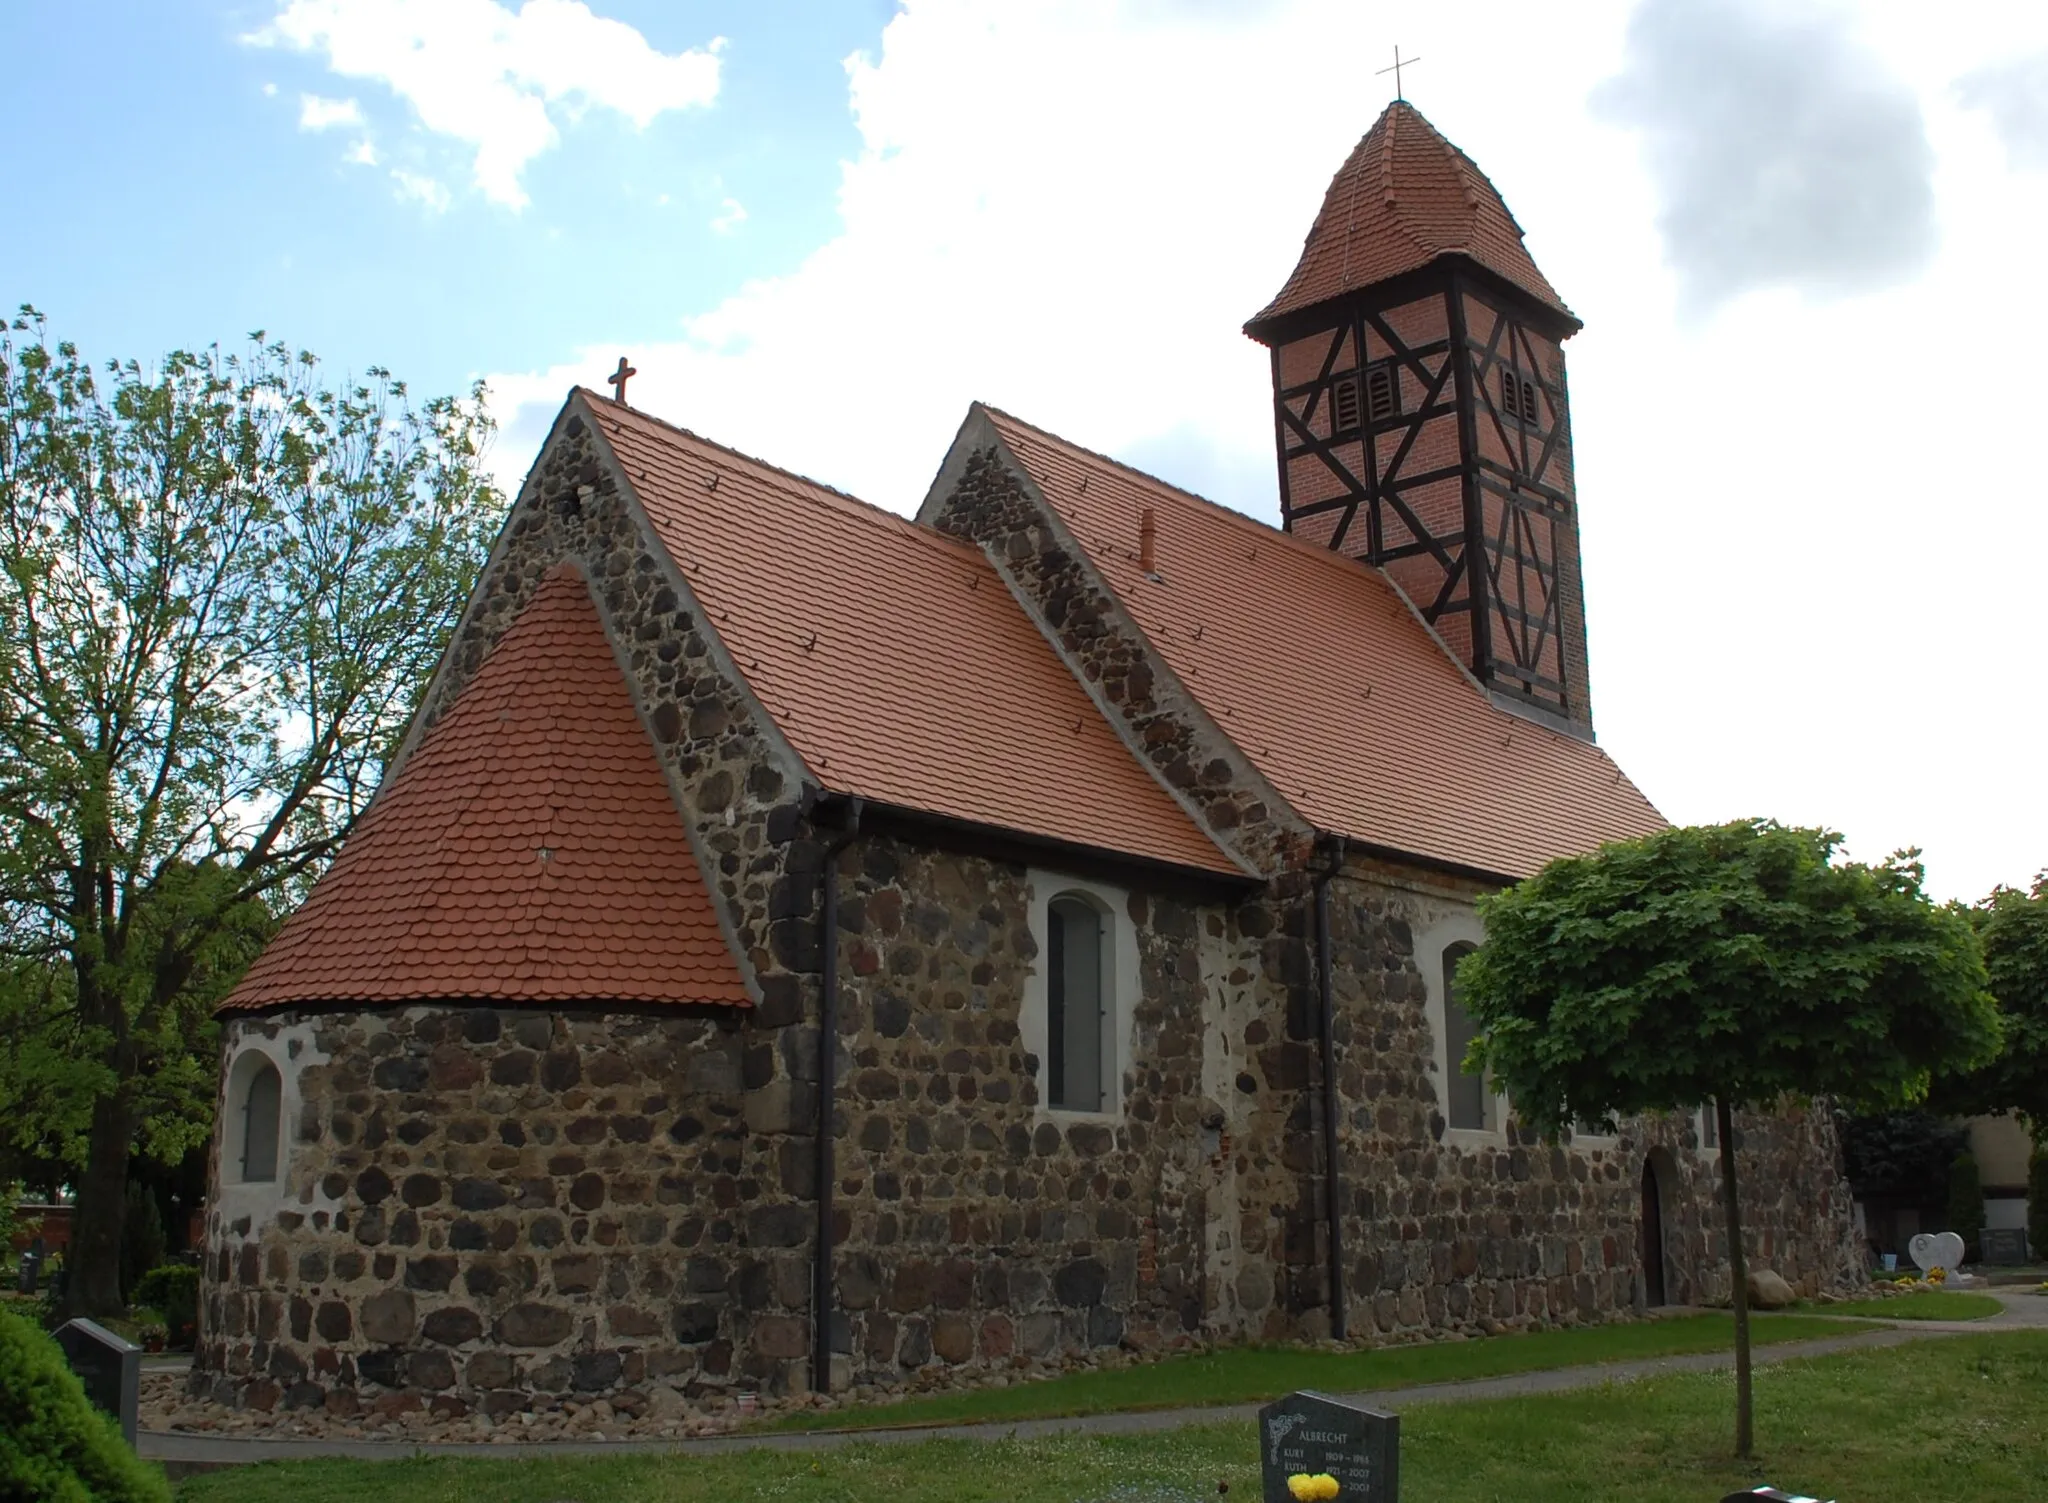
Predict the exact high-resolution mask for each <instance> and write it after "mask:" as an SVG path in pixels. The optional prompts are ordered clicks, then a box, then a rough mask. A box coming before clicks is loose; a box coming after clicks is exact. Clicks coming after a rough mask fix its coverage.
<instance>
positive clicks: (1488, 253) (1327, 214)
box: [1245, 99, 1578, 338]
mask: <svg viewBox="0 0 2048 1503" xmlns="http://www.w3.org/2000/svg"><path fill="white" fill-rule="evenodd" d="M1443 256H1465V257H1468V258H1470V259H1471V260H1473V261H1475V262H1477V263H1478V264H1479V265H1481V266H1483V267H1485V268H1486V269H1487V270H1488V271H1491V272H1493V273H1494V274H1495V275H1496V276H1500V277H1503V278H1505V279H1506V280H1507V281H1509V282H1511V283H1512V284H1514V285H1515V286H1516V287H1519V288H1520V289H1521V290H1522V291H1524V292H1526V293H1528V294H1529V295H1530V296H1531V297H1533V298H1535V299H1536V300H1537V301H1538V302H1540V303H1542V304H1543V305H1544V306H1545V307H1547V308H1550V309H1553V310H1554V311H1556V312H1557V313H1560V314H1562V315H1563V316H1564V317H1565V318H1567V319H1570V320H1571V323H1572V325H1573V326H1574V327H1576V326H1577V324H1578V319H1577V318H1576V317H1574V316H1573V314H1572V311H1571V310H1570V309H1569V308H1567V307H1566V306H1565V305H1564V301H1563V300H1562V299H1561V298H1559V297H1558V295H1557V289H1556V288H1554V287H1552V286H1551V285H1550V282H1549V280H1548V279H1547V278H1545V277H1544V275H1543V273H1542V272H1540V271H1538V270H1537V269H1536V263H1535V262H1534V261H1533V260H1531V259H1530V256H1529V251H1528V248H1527V247H1526V246H1524V245H1523V244H1522V227H1521V226H1520V225H1518V224H1516V223H1515V216H1514V215H1512V214H1510V213H1509V212H1508V206H1507V204H1506V203H1505V202H1503V201H1502V199H1501V196H1500V193H1499V192H1498V190H1496V189H1495V188H1494V186H1493V184H1492V183H1491V182H1490V181H1488V179H1487V176H1486V174H1485V173H1483V172H1481V171H1480V170H1479V168H1478V165H1477V164H1476V163H1474V162H1473V160H1472V159H1471V158H1470V157H1468V156H1466V155H1465V153H1464V152H1462V151H1460V150H1458V148H1457V147H1455V146H1453V145H1452V144H1451V143H1450V142H1449V141H1447V140H1445V139H1444V138H1443V137H1442V136H1441V135H1439V134H1437V130H1436V127H1435V126H1433V125H1431V124H1430V123H1429V122H1428V121H1427V120H1425V119H1423V118H1422V115H1421V112H1420V111H1418V110H1417V109H1416V108H1415V106H1413V105H1412V104H1409V103H1407V102H1406V101H1405V100H1399V99H1397V100H1395V101H1394V102H1393V103H1392V104H1390V105H1388V106H1387V108H1386V110H1385V112H1384V113H1383V114H1381V116H1380V118H1379V119H1378V120H1375V121H1374V122H1373V126H1372V129H1371V130H1369V131H1367V132H1366V133H1365V135H1364V137H1363V138H1362V139H1361V140H1360V141H1359V143H1358V145H1357V147H1356V149H1354V150H1353V151H1352V153H1351V156H1350V158H1349V160H1347V161H1346V162H1345V163H1344V166H1343V167H1342V168H1341V169H1340V170H1339V171H1338V173H1337V176H1336V177H1335V178H1334V179H1332V180H1331V183H1330V191H1329V192H1328V193H1326V194H1325V195H1324V196H1323V208H1322V212H1321V213H1319V214H1317V215H1316V222H1315V224H1314V226H1313V227H1312V228H1311V229H1310V230H1309V232H1308V239H1307V241H1306V242H1305V243H1304V244H1303V245H1302V248H1301V261H1300V263H1299V264H1298V265H1296V267H1295V268H1294V275H1293V276H1291V277H1289V278H1288V279H1287V285H1286V286H1284V287H1282V288H1281V289H1280V295H1279V296H1278V297H1276V298H1274V299H1273V301H1272V302H1270V303H1268V304H1267V305H1266V306H1265V307H1264V308H1263V309H1261V310H1260V311H1259V312H1258V313H1257V314H1256V315H1255V316H1254V317H1253V318H1252V320H1251V321H1250V322H1249V323H1247V324H1246V325H1245V331H1246V332H1247V333H1249V334H1251V335H1252V336H1253V337H1255V338H1256V337H1258V336H1259V334H1260V333H1261V331H1262V329H1263V328H1264V326H1265V325H1267V324H1269V323H1271V322H1272V321H1273V320H1275V319H1278V318H1281V317H1283V316H1285V315H1286V314H1289V313H1297V312H1300V311H1301V310H1302V309H1304V308H1310V307H1313V306H1315V305H1316V304H1318V303H1324V302H1328V301H1329V300H1330V299H1332V298H1336V297H1342V296H1343V295H1344V294H1345V293H1347V292H1355V291H1357V290H1358V289H1359V288H1361V287H1367V286H1370V285H1372V284H1373V283H1375V282H1384V281H1386V280H1388V279H1389V278H1392V277H1397V276H1400V275H1401V274H1403V273H1404V272H1411V271H1419V270H1421V269H1422V268H1423V267H1425V266H1427V265H1429V264H1430V263H1431V262H1432V261H1435V260H1437V259H1438V258H1440V257H1443Z"/></svg>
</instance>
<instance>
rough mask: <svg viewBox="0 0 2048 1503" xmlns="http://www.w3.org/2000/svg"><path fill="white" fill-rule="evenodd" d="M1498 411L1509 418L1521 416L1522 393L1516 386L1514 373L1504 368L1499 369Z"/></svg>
mask: <svg viewBox="0 0 2048 1503" xmlns="http://www.w3.org/2000/svg"><path fill="white" fill-rule="evenodd" d="M1500 410H1501V411H1502V412H1504V413H1506V414H1507V415H1508V416H1509V417H1520V416H1521V415H1522V392H1521V388H1520V387H1519V386H1518V385H1517V384H1516V381H1515V373H1514V372H1513V371H1511V370H1509V369H1508V368H1507V367H1506V366H1502V367H1501V368H1500Z"/></svg>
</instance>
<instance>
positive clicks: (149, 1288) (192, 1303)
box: [135, 1263, 199, 1346]
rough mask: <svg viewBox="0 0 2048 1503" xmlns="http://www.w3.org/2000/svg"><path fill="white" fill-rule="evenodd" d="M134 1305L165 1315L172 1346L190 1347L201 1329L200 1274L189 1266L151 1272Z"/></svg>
mask: <svg viewBox="0 0 2048 1503" xmlns="http://www.w3.org/2000/svg"><path fill="white" fill-rule="evenodd" d="M135 1303H136V1304H138V1305H147V1306H149V1307H150V1308H151V1309H152V1310H160V1311H162V1312H163V1317H164V1324H165V1325H166V1326H168V1327H169V1328H170V1333H171V1344H172V1345H173V1346H189V1345H191V1343H192V1339H193V1337H194V1335H196V1334H197V1332H198V1329H199V1270H198V1269H197V1268H194V1267H192V1266H191V1265H190V1264H187V1263H166V1264H165V1265H164V1266H163V1267H161V1268H152V1269H151V1270H150V1271H149V1272H148V1273H146V1274H144V1275H143V1276H142V1277H141V1278H140V1279H139V1280H137V1281H136V1285H135Z"/></svg>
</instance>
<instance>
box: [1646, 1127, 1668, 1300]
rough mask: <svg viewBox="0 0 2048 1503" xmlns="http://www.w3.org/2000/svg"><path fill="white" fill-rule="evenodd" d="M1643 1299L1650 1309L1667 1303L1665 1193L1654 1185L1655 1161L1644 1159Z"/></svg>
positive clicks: (1655, 1174) (1655, 1175)
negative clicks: (1665, 1278)
mask: <svg viewBox="0 0 2048 1503" xmlns="http://www.w3.org/2000/svg"><path fill="white" fill-rule="evenodd" d="M1642 1254H1643V1302H1644V1303H1645V1304H1647V1305H1649V1306H1650V1307H1651V1308H1652V1309H1654V1308H1656V1307H1657V1306H1658V1305H1663V1304H1668V1303H1670V1299H1669V1291H1668V1290H1667V1289H1666V1287H1665V1280H1664V1197H1663V1195H1662V1193H1661V1192H1660V1191H1659V1189H1658V1185H1657V1165H1656V1164H1655V1163H1654V1162H1653V1161H1652V1160H1650V1159H1644V1160H1643V1230H1642Z"/></svg>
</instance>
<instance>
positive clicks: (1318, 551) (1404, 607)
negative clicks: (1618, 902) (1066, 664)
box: [977, 402, 1626, 776]
mask: <svg viewBox="0 0 2048 1503" xmlns="http://www.w3.org/2000/svg"><path fill="white" fill-rule="evenodd" d="M977 405H978V406H980V407H982V408H983V409H984V410H986V411H987V412H988V413H990V414H991V415H992V416H994V417H998V418H1001V419H1003V420H1004V421H1006V422H1011V423H1015V424H1017V425H1018V426H1019V427H1022V428H1028V429H1030V430H1031V431H1032V432H1033V433H1036V434H1037V435H1039V436H1040V437H1041V438H1044V439H1048V440H1050V441H1051V442H1053V443H1056V444H1059V445H1062V446H1063V447H1065V448H1068V449H1071V450H1073V451H1074V452H1076V453H1078V454H1084V455H1086V456H1087V457H1088V458H1090V459H1095V460H1100V461H1101V462H1102V463H1104V464H1106V465H1109V466H1111V467H1112V468H1114V469H1119V470H1122V471H1124V472H1125V473H1126V474H1129V475H1134V476H1136V477H1137V478H1138V479H1140V480H1143V481H1146V482H1148V483H1150V484H1152V485H1156V486H1158V487H1159V488H1160V489H1162V490H1167V491H1171V492H1173V493H1174V494H1175V495H1177V496H1181V497H1184V498H1186V499H1187V500H1189V501H1193V502H1196V503H1197V504H1199V505H1201V506H1203V507H1206V508H1207V509H1208V510H1210V511H1212V512H1215V513H1217V514H1219V515H1220V516H1222V517H1223V518H1224V519H1226V520H1227V521H1230V522H1234V523H1239V524H1242V525H1243V526H1245V527H1248V528H1254V529H1256V530H1257V531H1258V532H1260V533H1261V534H1263V535H1264V536H1266V537H1269V538H1271V539H1272V540H1273V541H1275V542H1277V543H1280V544H1282V545H1284V546H1286V547H1288V548H1292V549H1294V550H1296V551H1297V552H1298V553H1299V554H1300V555H1301V556H1302V557H1303V558H1305V559H1311V560H1314V561H1315V562H1316V564H1317V566H1318V567H1323V568H1331V567H1334V568H1335V569H1336V570H1338V571H1339V572H1340V573H1343V574H1347V575H1350V576H1353V577H1356V578H1361V579H1364V580H1367V581H1369V582H1370V583H1372V584H1375V585H1378V586H1381V587H1384V588H1385V589H1387V590H1388V591H1389V592H1391V593H1392V595H1393V596H1394V599H1395V600H1396V601H1397V602H1398V603H1399V605H1400V609H1401V612H1402V613H1403V614H1405V615H1407V616H1408V617H1409V618H1410V619H1411V620H1413V621H1414V622H1415V624H1416V625H1417V626H1419V627H1420V628H1421V629H1422V630H1423V631H1424V632H1426V633H1427V634H1428V635H1429V637H1430V638H1431V640H1432V641H1434V642H1435V643H1436V645H1437V647H1438V649H1439V650H1440V651H1442V652H1443V653H1444V655H1445V656H1446V657H1447V658H1449V659H1450V662H1451V666H1452V667H1454V668H1456V669H1457V670H1458V672H1459V673H1460V675H1461V676H1463V677H1464V679H1465V680H1466V682H1467V683H1468V684H1469V685H1470V687H1471V688H1472V690H1473V692H1474V693H1476V694H1477V695H1478V696H1479V698H1480V699H1481V700H1482V701H1483V702H1484V703H1485V704H1486V705H1487V706H1488V707H1489V709H1490V710H1491V711H1492V712H1493V713H1495V714H1498V715H1511V716H1513V717H1514V719H1515V720H1516V721H1517V722H1518V723H1521V724H1527V725H1530V726H1533V727H1534V728H1535V729H1537V730H1540V731H1544V732H1546V733H1548V734H1549V735H1550V736H1551V737H1553V738H1554V739H1556V740H1558V741H1570V742H1572V743H1573V744H1574V745H1580V744H1591V743H1580V742H1578V741H1577V740H1576V739H1575V738H1573V737H1570V736H1566V735H1564V734H1563V733H1562V732H1560V731H1556V730H1553V729H1552V728H1551V727H1549V726H1547V725H1544V724H1542V723H1541V722H1540V721H1533V720H1528V719H1526V718H1525V717H1523V716H1519V715H1514V712H1513V711H1511V710H1507V709H1504V708H1502V707H1501V706H1500V705H1497V704H1494V703H1493V701H1492V698H1491V696H1489V695H1488V694H1487V693H1486V691H1485V689H1484V687H1482V686H1481V685H1480V683H1479V681H1478V680H1477V679H1475V678H1473V677H1472V674H1471V670H1470V669H1468V668H1466V667H1465V665H1464V664H1463V663H1461V662H1459V661H1458V657H1457V654H1455V653H1453V652H1452V651H1451V650H1450V648H1449V647H1448V646H1446V645H1445V644H1444V642H1443V640H1442V639H1441V638H1440V637H1438V636H1437V634H1436V631H1435V629H1434V628H1433V627H1431V626H1430V625H1429V623H1428V622H1426V621H1424V620H1423V619H1422V614H1421V612H1420V611H1418V610H1417V609H1416V608H1415V606H1414V603H1413V602H1412V601H1410V600H1409V599H1408V598H1407V596H1406V594H1405V593H1404V592H1403V591H1402V589H1401V587H1400V586H1399V585H1398V584H1396V583H1395V582H1394V580H1393V579H1392V578H1390V577H1389V576H1388V574H1387V572H1386V571H1385V570H1384V569H1381V568H1378V567H1377V566H1375V565H1373V564H1370V563H1368V562H1366V561H1365V560H1364V559H1362V558H1355V557H1353V556H1352V555H1351V554H1349V553H1344V552H1341V551H1339V550H1338V549H1335V548H1330V547H1327V546H1325V545H1324V544H1321V543H1312V542H1310V541H1309V540H1308V539H1307V538H1303V537H1297V536H1296V535H1295V534H1294V533H1291V532H1288V531H1286V530H1285V529H1284V528H1279V527H1275V526H1274V525H1273V524H1272V523H1270V522H1266V521H1262V520H1261V519H1259V518H1258V517H1255V516H1253V515H1252V514H1251V513H1249V512H1243V511H1239V510H1238V509H1237V508H1236V507H1234V506H1225V505H1224V504H1223V503H1222V502H1221V501H1212V500H1211V499H1209V497H1207V496H1204V495H1202V494H1201V493H1200V492H1198V491H1191V490H1189V489H1187V488H1186V487H1185V486H1179V485H1175V484H1174V483H1173V482H1172V481H1170V480H1162V479H1161V478H1160V477H1159V476H1157V475H1154V474H1152V473H1151V472H1150V471H1147V470H1141V469H1139V468H1138V467H1137V466H1136V465H1132V464H1126V463H1124V461H1122V460H1121V459H1117V458H1114V457H1113V456H1111V455H1108V454H1104V453H1101V452H1100V451H1098V450H1095V449H1090V448H1088V447H1087V446H1086V445H1083V444H1077V443H1075V442H1074V441H1073V440H1072V439H1070V438H1065V437H1062V436H1061V435H1060V434H1057V433H1054V432H1053V431H1052V430H1051V429H1049V428H1041V427H1039V426H1038V425H1037V424H1036V423H1033V422H1029V421H1027V420H1026V419H1024V418H1020V417H1018V416H1017V415H1016V414H1015V413H1011V412H1005V411H1003V410H1002V409H1001V408H1000V407H992V406H990V405H989V404H988V403H986V402H982V403H978V404H977ZM1082 541H1083V543H1084V545H1085V543H1086V539H1083V540H1082ZM1593 749H1594V750H1595V751H1596V752H1597V753H1599V755H1601V756H1602V757H1605V758H1606V759H1607V760H1608V761H1609V762H1610V763H1613V765H1614V766H1616V767H1617V768H1619V766H1620V764H1619V763H1616V762H1614V759H1613V758H1612V757H1611V756H1609V755H1608V753H1607V751H1606V750H1605V748H1602V747H1599V746H1597V745H1595V746H1594V747H1593ZM1624 776H1626V774H1624Z"/></svg>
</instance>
